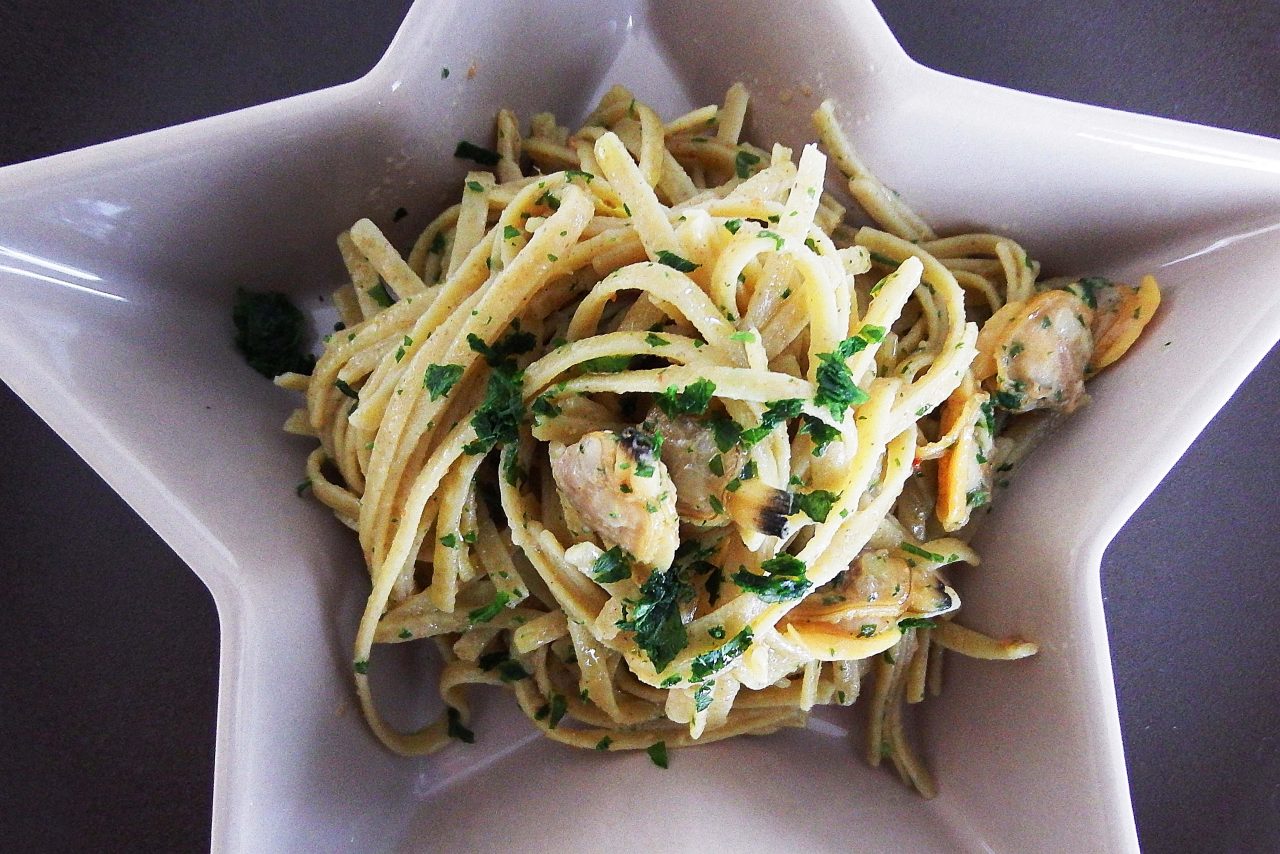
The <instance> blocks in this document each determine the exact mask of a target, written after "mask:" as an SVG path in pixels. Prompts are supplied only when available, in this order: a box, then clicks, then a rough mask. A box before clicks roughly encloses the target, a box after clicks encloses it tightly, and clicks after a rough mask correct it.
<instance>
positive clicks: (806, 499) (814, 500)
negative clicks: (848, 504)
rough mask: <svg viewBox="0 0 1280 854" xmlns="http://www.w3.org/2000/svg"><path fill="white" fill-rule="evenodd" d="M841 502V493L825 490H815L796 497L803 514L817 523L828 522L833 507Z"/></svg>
mask: <svg viewBox="0 0 1280 854" xmlns="http://www.w3.org/2000/svg"><path fill="white" fill-rule="evenodd" d="M839 500H840V493H838V492H829V491H827V490H825V489H815V490H814V491H813V492H806V493H802V494H800V495H797V496H796V505H797V507H798V508H799V509H800V511H801V512H802V513H804V514H805V515H806V516H808V517H809V518H810V519H812V520H813V521H815V522H825V521H827V515H828V514H829V513H830V512H831V505H833V504H835V503H836V502H837V501H839Z"/></svg>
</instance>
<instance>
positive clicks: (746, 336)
mask: <svg viewBox="0 0 1280 854" xmlns="http://www.w3.org/2000/svg"><path fill="white" fill-rule="evenodd" d="M729 340H730V341H742V342H743V343H746V342H749V341H754V340H756V334H755V333H754V332H752V331H751V330H750V329H744V330H742V331H741V332H735V333H733V334H732V335H730V336H729Z"/></svg>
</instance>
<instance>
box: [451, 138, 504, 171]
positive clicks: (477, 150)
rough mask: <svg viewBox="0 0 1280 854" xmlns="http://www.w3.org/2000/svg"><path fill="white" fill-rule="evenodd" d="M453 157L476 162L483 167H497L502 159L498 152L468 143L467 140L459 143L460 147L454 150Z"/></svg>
mask: <svg viewBox="0 0 1280 854" xmlns="http://www.w3.org/2000/svg"><path fill="white" fill-rule="evenodd" d="M453 156H454V157H460V158H462V159H464V160H474V161H475V162H476V163H479V164H480V165H481V166H497V165H498V161H499V160H501V159H502V158H501V157H499V156H498V152H496V151H490V150H489V149H487V148H483V147H481V146H479V145H476V144H475V143H472V142H467V141H466V140H465V139H464V140H462V141H461V142H459V143H458V147H457V148H455V149H454V150H453Z"/></svg>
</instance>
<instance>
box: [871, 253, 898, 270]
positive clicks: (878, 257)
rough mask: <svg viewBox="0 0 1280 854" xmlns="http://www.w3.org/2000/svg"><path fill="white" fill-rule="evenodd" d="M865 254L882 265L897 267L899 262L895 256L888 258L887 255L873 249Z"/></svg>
mask: <svg viewBox="0 0 1280 854" xmlns="http://www.w3.org/2000/svg"><path fill="white" fill-rule="evenodd" d="M867 254H868V255H870V256H871V260H872V261H874V262H875V263H877V264H879V265H881V266H883V267H897V266H898V265H899V264H900V263H901V262H900V261H898V260H897V259H896V258H890V257H889V256H888V255H884V254H881V253H879V252H876V251H874V250H871V251H868V252H867Z"/></svg>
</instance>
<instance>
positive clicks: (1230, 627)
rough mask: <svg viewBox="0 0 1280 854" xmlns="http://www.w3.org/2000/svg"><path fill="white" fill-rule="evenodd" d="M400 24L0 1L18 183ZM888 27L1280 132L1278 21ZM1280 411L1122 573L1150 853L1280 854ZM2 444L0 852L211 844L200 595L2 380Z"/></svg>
mask: <svg viewBox="0 0 1280 854" xmlns="http://www.w3.org/2000/svg"><path fill="white" fill-rule="evenodd" d="M407 6H408V3H407V2H405V0H379V2H372V0H370V2H355V1H354V0H323V2H319V0H273V2H264V3H255V4H229V3H228V4H220V3H201V4H195V3H171V2H160V0H140V2H134V3H129V4H121V3H114V2H110V0H43V2H38V0H0V93H2V95H0V165H2V164H7V163H15V162H20V161H23V160H27V159H31V158H34V157H39V156H43V155H47V154H54V153H57V152H61V151H66V150H70V149H74V148H78V147H80V146H83V145H88V144H91V143H96V142H102V141H106V140H110V139H115V138H119V137H122V136H127V135H129V134H132V133H137V132H141V131H145V130H150V129H153V128H158V127H163V126H166V125H171V124H175V123H178V122H182V121H186V120H189V119H194V118H199V117H202V116H208V115H214V114H217V113H221V112H225V111H227V110H231V109H235V108H238V107H243V106H248V105H252V104H257V103H262V102H265V101H269V100H273V99H276V98H280V97H284V96H287V95H291V94H295V93H299V92H303V91H307V90H311V89H315V88H319V87H322V86H326V85H330V84H334V83H339V82H343V81H346V80H349V79H353V78H354V77H357V76H359V75H360V74H362V73H363V72H364V71H366V70H367V69H368V68H369V67H370V66H372V64H373V63H374V62H375V61H376V60H377V58H378V57H379V55H380V54H381V53H382V51H383V50H384V48H385V47H386V45H387V43H388V42H389V41H390V39H391V37H392V35H393V33H394V32H395V29H396V27H397V25H398V23H399V21H400V20H401V18H402V17H403V15H404V12H405V9H406V8H407ZM880 6H881V10H882V12H883V13H884V15H885V17H886V19H887V20H888V22H889V25H890V26H891V27H892V29H893V30H894V32H895V33H897V35H898V36H899V38H900V39H901V41H902V43H903V45H904V46H905V47H906V49H907V51H908V52H909V53H911V54H912V55H913V56H914V57H916V58H917V59H918V60H920V61H922V62H924V63H925V64H927V65H930V66H932V67H935V68H939V69H941V70H944V71H948V72H951V73H954V74H958V75H961V76H965V77H971V78H975V79H979V80H985V81H988V82H992V83H996V84H1000V85H1005V86H1010V87H1013V88H1018V89H1024V90H1029V91H1033V92H1039V93H1043V94H1048V95H1053V96H1056V97H1061V98H1066V99H1070V100H1077V101H1083V102H1087V103H1093V104H1100V105H1105V106H1109V107H1117V108H1121V109H1126V110H1132V111H1135V112H1142V113H1149V114H1154V115H1160V116H1167V117H1170V118H1176V119H1182V120H1186V121H1192V122H1198V123H1202V124H1207V125H1213V126H1217V127H1224V128H1230V129H1234V130H1240V131H1246V132H1250V133H1256V134H1262V135H1266V136H1271V137H1280V3H1277V2H1275V0H1260V2H1252V3H1247V2H1230V0H1210V2H1192V0H1170V2H1126V3H1117V2H1106V1H1105V0H1079V2H1072V3H1064V2H1048V3H1021V4H1018V3H1007V2H996V0H957V2H949V3H933V2H929V0H894V1H893V2H891V0H882V2H881V3H880ZM2 228H3V224H0V229H2ZM1277 286H1280V275H1278V276H1277ZM0 358H2V357H0ZM1277 415H1280V350H1273V351H1272V353H1271V354H1270V356H1268V358H1267V359H1266V361H1264V362H1263V364H1262V365H1261V366H1260V367H1259V368H1258V369H1257V370H1256V371H1255V372H1254V373H1253V375H1252V376H1251V377H1250V378H1249V379H1248V380H1247V381H1246V382H1245V384H1244V385H1243V386H1242V387H1241V388H1240V390H1239V391H1238V392H1237V393H1236V395H1235V397H1234V398H1233V399H1232V401H1231V403H1230V404H1229V405H1228V406H1227V407H1226V408H1225V409H1224V410H1223V411H1222V412H1221V413H1220V414H1219V415H1218V417H1217V418H1216V419H1215V420H1214V422H1213V423H1212V424H1211V425H1210V426H1209V428H1208V429H1207V430H1206V431H1205V433H1204V434H1203V435H1202V436H1201V437H1200V438H1199V439H1198V440H1197V441H1196V443H1195V444H1194V445H1193V447H1192V448H1191V449H1190V451H1188V453H1187V454H1186V455H1185V456H1184V457H1183V459H1182V460H1181V461H1180V462H1179V463H1178V465H1177V466H1176V467H1175V468H1174V470H1173V471H1172V472H1171V473H1170V475H1169V476H1168V477H1167V478H1166V479H1165V481H1164V482H1163V483H1162V484H1161V486H1160V487H1159V488H1158V489H1157V490H1156V492H1155V493H1154V494H1153V495H1152V496H1151V498H1150V499H1149V500H1148V501H1147V502H1146V504H1145V505H1144V506H1143V507H1142V509H1141V510H1139V512H1138V513H1137V515H1135V516H1134V518H1133V519H1132V520H1131V521H1130V522H1129V524H1128V525H1126V527H1125V528H1124V530H1123V531H1122V532H1121V533H1120V535H1119V536H1118V537H1117V538H1116V540H1115V542H1114V543H1113V544H1112V545H1111V547H1110V548H1109V550H1108V551H1107V554H1106V557H1105V560H1104V564H1103V586H1104V591H1105V596H1106V612H1107V617H1108V624H1109V627H1110V637H1111V652H1112V659H1113V661H1114V664H1115V672H1116V680H1117V691H1118V695H1119V701H1120V717H1121V724H1122V728H1123V733H1124V741H1125V750H1126V754H1127V757H1128V765H1129V775H1130V785H1131V790H1132V795H1133V804H1134V810H1135V813H1136V816H1137V822H1138V832H1139V836H1140V838H1141V842H1142V844H1143V847H1144V848H1145V849H1146V850H1148V851H1203V850H1212V849H1217V850H1230V851H1278V850H1280V738H1278V736H1277V729H1278V727H1277V724H1280V712H1278V711H1277V707H1278V706H1280V652H1278V650H1280V646H1277V644H1276V642H1275V636H1274V630H1273V625H1274V623H1275V622H1276V618H1277V617H1278V616H1280V611H1278V610H1277V607H1276V602H1277V596H1276V594H1275V593H1274V591H1273V590H1272V589H1271V587H1270V583H1271V582H1272V581H1273V578H1272V577H1271V574H1272V573H1273V572H1275V571H1276V570H1277V569H1278V568H1280V559H1278V558H1277V552H1278V551H1280V530H1278V526H1277V523H1276V521H1275V520H1276V515H1275V514H1276V505H1277V499H1280V488H1278V487H1277V480H1278V479H1280V462H1278V461H1277V460H1278V458H1280V431H1278V430H1277V429H1276V426H1275V424H1276V417H1277ZM0 436H3V437H4V438H5V441H6V443H7V445H6V448H5V452H4V460H5V465H4V468H3V474H2V475H0V555H3V558H2V560H3V566H4V572H3V574H2V575H0V579H2V582H0V583H2V587H0V591H2V596H3V598H2V599H0V649H3V650H4V654H3V655H0V744H3V745H4V747H3V748H2V749H0V840H4V842H3V843H0V846H2V847H4V848H6V849H9V850H29V851H66V850H116V849H121V848H123V849H127V850H157V851H161V850H162V851H185V850H200V849H204V848H207V847H208V844H209V815H210V804H211V795H212V766H213V738H214V704H215V699H216V692H217V677H218V673H217V660H218V659H217V650H218V621H217V615H216V612H215V609H214V606H213V602H212V600H211V599H210V597H209V594H208V592H207V591H206V590H205V589H204V587H203V586H202V585H201V584H200V582H199V581H198V580H197V579H196V578H195V576H194V575H193V574H192V573H191V572H190V571H188V570H187V568H186V567H185V566H184V565H183V564H182V562H181V561H180V560H179V559H178V558H177V557H176V556H175V555H174V554H173V553H172V552H171V551H170V550H169V549H168V547H167V546H165V545H164V543H163V542H161V540H160V539H159V537H157V536H156V535H155V534H154V533H153V532H152V531H151V530H150V529H148V528H147V526H146V525H145V524H144V523H143V522H142V521H141V520H140V519H139V518H138V517H137V516H136V515H135V514H134V513H133V511H132V510H130V509H129V508H128V507H127V506H126V505H125V504H124V502H123V501H121V500H120V499H119V498H118V497H117V496H116V495H115V494H114V493H112V492H111V490H110V489H109V488H108V487H107V486H106V485H105V484H104V483H103V482H102V481H101V480H99V479H98V477H97V476H96V475H95V474H94V473H93V472H92V471H91V470H90V469H89V468H88V467H87V466H86V465H85V464H84V463H83V462H82V461H81V460H80V459H79V458H78V457H77V456H76V455H75V454H74V453H73V452H72V451H71V450H70V449H69V448H68V447H67V446H66V445H65V444H64V443H63V442H62V441H61V440H60V439H59V438H57V436H55V435H54V434H53V433H52V432H51V431H50V430H49V429H48V427H46V426H45V425H44V424H43V423H42V422H41V421H40V419H39V418H38V417H37V416H36V415H35V414H33V413H32V412H31V411H30V410H29V409H28V408H27V407H26V406H25V405H24V404H23V403H22V402H21V401H20V400H19V399H18V398H17V397H16V396H15V395H14V394H13V393H12V392H11V391H10V390H9V389H8V388H6V387H4V386H0ZM1059 842H1060V843H1061V845H1059V844H1058V843H1059ZM1046 847H1047V848H1049V849H1056V848H1061V849H1062V850H1068V849H1070V850H1089V845H1088V841H1087V840H1058V841H1054V840H1046Z"/></svg>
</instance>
